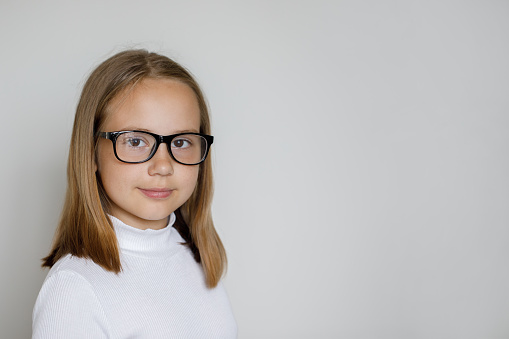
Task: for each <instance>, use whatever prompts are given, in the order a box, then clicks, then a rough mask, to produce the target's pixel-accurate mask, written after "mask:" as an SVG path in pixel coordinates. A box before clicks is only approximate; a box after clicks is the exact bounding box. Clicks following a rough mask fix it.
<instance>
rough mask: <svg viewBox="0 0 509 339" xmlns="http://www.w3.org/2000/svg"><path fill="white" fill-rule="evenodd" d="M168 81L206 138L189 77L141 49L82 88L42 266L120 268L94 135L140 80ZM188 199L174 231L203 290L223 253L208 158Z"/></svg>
mask: <svg viewBox="0 0 509 339" xmlns="http://www.w3.org/2000/svg"><path fill="white" fill-rule="evenodd" d="M145 78H152V79H172V80H176V81H180V82H182V83H184V84H186V85H188V86H189V87H190V88H191V89H192V90H193V91H194V93H195V94H196V99H197V101H198V105H199V108H200V132H201V133H205V134H210V119H209V113H208V108H207V103H206V101H205V98H204V96H203V94H202V91H201V89H200V87H199V85H198V83H197V82H196V81H195V80H194V78H193V77H192V75H191V74H190V73H189V72H188V71H187V70H186V69H185V68H183V67H182V66H180V65H179V64H178V63H176V62H175V61H173V60H171V59H169V58H167V57H165V56H162V55H159V54H156V53H150V52H147V51H145V50H127V51H124V52H120V53H118V54H116V55H114V56H112V57H111V58H109V59H107V60H106V61H104V62H103V63H102V64H100V65H99V66H98V67H97V68H96V69H95V70H94V71H93V72H92V74H91V75H90V77H89V78H88V80H87V82H86V83H85V85H84V87H83V91H82V93H81V97H80V100H79V103H78V106H77V109H76V117H75V120H74V127H73V131H72V138H71V145H70V148H69V159H68V165H67V193H66V197H65V203H64V207H63V211H62V214H61V217H60V221H59V225H58V228H57V231H56V234H55V239H54V242H53V246H52V249H51V252H50V254H49V255H48V256H47V257H45V258H43V264H42V266H43V267H52V266H53V265H54V264H55V263H56V262H57V261H58V260H59V259H60V258H62V257H63V256H64V255H66V254H69V253H70V254H72V255H74V256H76V257H82V258H89V259H91V260H93V261H94V262H95V263H96V264H98V265H100V266H101V267H103V268H104V269H105V270H108V271H111V272H115V273H119V272H120V271H121V270H122V267H121V263H120V256H119V249H118V243H117V238H116V235H115V231H114V229H113V226H112V223H111V221H110V219H109V218H108V216H107V213H108V211H109V205H110V203H109V198H108V196H107V195H106V193H105V191H104V188H103V187H102V184H101V181H100V180H99V177H98V175H97V174H96V171H95V169H96V151H97V145H98V136H97V132H98V131H100V130H101V128H102V125H103V124H104V122H105V120H106V118H107V114H108V107H109V104H110V102H111V101H112V99H113V98H115V97H116V96H117V95H119V94H120V93H123V92H124V91H126V90H129V89H132V87H133V86H136V84H137V83H139V82H140V81H141V80H143V79H145ZM199 166H200V171H199V174H198V182H197V184H196V188H195V190H194V192H193V193H192V195H191V197H190V198H189V200H188V201H187V202H185V203H184V204H183V205H182V206H181V207H180V208H179V209H178V210H177V211H176V216H177V221H176V223H175V228H176V229H177V230H178V231H179V233H180V234H181V235H182V237H183V238H184V240H185V241H186V245H187V246H189V247H190V249H191V250H192V252H193V255H194V258H195V260H196V261H197V262H198V263H201V265H202V267H203V270H204V272H205V280H206V284H207V286H208V287H210V288H212V287H215V286H216V285H217V283H218V282H219V280H220V279H221V277H222V275H223V273H224V271H225V269H226V253H225V250H224V247H223V244H222V242H221V240H220V239H219V236H218V234H217V232H216V230H215V228H214V223H213V222H212V214H211V203H212V194H213V182H212V163H211V157H210V155H209V156H208V157H207V159H206V160H205V161H204V162H203V163H202V164H200V165H199Z"/></svg>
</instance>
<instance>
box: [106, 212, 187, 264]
mask: <svg viewBox="0 0 509 339" xmlns="http://www.w3.org/2000/svg"><path fill="white" fill-rule="evenodd" d="M109 217H110V219H111V222H112V224H113V228H114V229H115V233H116V235H117V241H118V245H119V248H120V250H121V252H122V253H124V254H127V255H136V256H142V257H161V256H168V255H169V254H171V253H173V252H174V251H175V250H176V249H177V245H179V246H178V247H180V243H182V242H183V239H182V237H181V236H180V234H179V233H178V231H177V230H176V229H174V228H173V227H172V226H173V224H174V223H175V220H176V217H175V213H172V214H171V215H170V217H169V218H168V225H167V226H166V227H164V228H162V229H160V230H153V229H146V230H141V229H139V228H135V227H132V226H129V225H126V224H125V223H123V222H122V221H120V220H119V219H117V218H115V217H114V216H111V215H110V216H109Z"/></svg>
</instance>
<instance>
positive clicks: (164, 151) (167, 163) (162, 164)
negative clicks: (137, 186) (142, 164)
mask: <svg viewBox="0 0 509 339" xmlns="http://www.w3.org/2000/svg"><path fill="white" fill-rule="evenodd" d="M173 161H174V160H173V159H172V158H171V156H170V153H169V152H168V148H167V145H166V144H164V143H161V144H160V145H159V148H158V149H157V151H156V154H154V156H153V157H152V159H150V160H149V163H150V166H149V169H148V174H150V175H171V174H173Z"/></svg>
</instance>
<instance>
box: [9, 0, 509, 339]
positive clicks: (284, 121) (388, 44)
mask: <svg viewBox="0 0 509 339" xmlns="http://www.w3.org/2000/svg"><path fill="white" fill-rule="evenodd" d="M0 41H1V42H2V47H1V49H0V58H1V63H0V79H1V81H0V102H1V130H2V138H1V139H0V140H1V141H2V147H1V154H2V157H1V158H2V161H1V164H2V166H1V167H0V174H1V175H0V180H1V182H0V185H1V186H0V187H1V204H0V212H1V221H0V227H1V237H0V265H1V266H0V267H1V272H2V273H1V279H0V284H1V285H0V298H1V299H0V328H1V337H2V338H28V337H29V336H30V333H31V329H30V326H31V311H32V306H33V304H34V302H35V298H36V296H37V293H38V290H39V288H40V286H41V283H42V281H43V279H44V276H45V274H46V271H43V270H41V269H40V268H39V264H40V258H41V257H43V256H45V255H46V253H47V251H48V250H49V247H50V242H51V239H52V236H53V232H54V229H55V224H56V222H57V219H58V215H59V213H60V209H61V207H62V200H63V195H64V190H65V166H66V157H67V147H68V144H69V137H70V133H71V126H72V122H73V114H74V108H75V105H76V102H77V99H78V96H79V92H80V89H81V86H82V84H83V82H84V79H85V78H86V75H87V74H88V73H89V72H90V71H91V70H92V69H93V67H94V66H95V65H97V64H98V63H99V62H101V61H102V60H104V59H105V58H106V57H108V56H110V55H112V54H113V53H114V52H117V51H119V50H122V49H124V48H127V47H144V48H148V49H150V50H154V51H158V52H161V53H164V54H166V55H168V56H170V57H173V58H174V59H176V60H177V61H179V62H181V63H182V64H184V65H185V66H187V67H188V68H190V69H191V70H192V72H193V73H194V74H195V75H196V77H197V78H198V80H199V82H200V83H201V84H202V86H203V88H204V90H205V93H206V95H207V97H208V100H209V103H210V106H211V110H212V115H213V127H214V134H215V135H216V138H217V139H216V141H217V142H216V143H215V144H214V162H215V171H216V198H215V202H214V215H215V220H216V223H217V227H218V230H219V232H220V234H221V236H222V238H223V239H224V243H225V245H226V247H227V250H228V253H229V259H230V266H229V272H228V275H227V278H226V284H227V288H228V291H229V294H230V297H231V301H232V304H233V307H234V311H235V314H236V317H237V321H238V324H239V328H240V332H239V337H240V338H241V339H249V338H509V246H508V245H509V159H508V155H509V133H508V132H509V61H508V60H509V2H508V1H495V0H478V1H449V0H447V1H424V0H422V1H420V0H413V1H402V0H401V1H377V0H370V1H326V0H318V1H316V0H315V1H304V0H301V1H281V0H276V1H227V0H224V1H212V2H210V1H145V2H143V4H142V2H141V1H132V0H131V1H97V0H93V1H91V0H89V1H81V2H78V1H64V0H62V1H50V0H48V1H35V0H33V1H5V0H3V1H1V2H0Z"/></svg>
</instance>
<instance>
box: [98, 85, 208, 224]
mask: <svg viewBox="0 0 509 339" xmlns="http://www.w3.org/2000/svg"><path fill="white" fill-rule="evenodd" d="M124 130H142V131H143V130H146V131H149V132H153V133H156V134H160V135H169V134H175V133H181V132H197V133H198V132H199V131H200V109H199V106H198V101H197V99H196V96H195V94H194V92H193V90H192V89H191V88H190V87H189V86H187V85H185V84H182V83H180V82H177V81H174V80H169V79H144V80H142V81H141V82H140V83H138V84H137V85H136V86H135V88H134V90H132V91H131V92H130V93H129V94H128V95H127V97H126V96H125V95H123V94H120V95H118V96H117V97H116V98H114V99H113V100H112V102H111V104H110V106H109V113H108V116H107V119H106V122H105V125H104V127H103V129H102V131H101V132H114V131H124ZM166 147H167V145H166V144H163V143H162V144H161V145H160V146H159V148H158V150H157V152H156V154H155V155H154V157H153V158H152V159H150V160H149V161H147V162H144V163H141V164H127V163H123V162H121V161H119V160H118V159H117V158H116V157H115V154H114V152H113V144H112V142H111V141H110V140H107V139H104V138H100V140H99V145H98V160H97V161H98V163H97V171H98V174H99V176H100V178H101V181H102V185H103V187H104V190H105V191H106V194H107V195H108V197H109V199H110V202H111V209H110V211H109V212H110V213H111V214H112V215H113V216H114V217H116V218H118V219H120V220H122V221H123V222H124V223H126V224H128V225H130V226H133V227H136V228H140V229H147V228H152V229H160V228H163V227H165V226H166V225H167V218H168V216H169V215H170V214H171V213H172V212H174V211H175V210H176V209H177V208H179V207H180V206H181V205H182V204H184V203H185V202H186V201H187V200H188V199H189V197H190V196H191V194H192V193H193V190H194V188H195V186H196V182H197V179H198V171H199V166H198V165H194V166H186V165H182V164H179V163H177V162H175V161H174V160H173V159H172V158H171V157H170V154H169V153H168V149H167V148H166Z"/></svg>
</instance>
